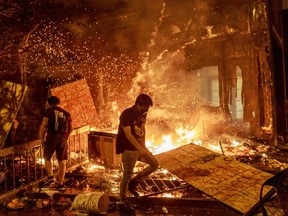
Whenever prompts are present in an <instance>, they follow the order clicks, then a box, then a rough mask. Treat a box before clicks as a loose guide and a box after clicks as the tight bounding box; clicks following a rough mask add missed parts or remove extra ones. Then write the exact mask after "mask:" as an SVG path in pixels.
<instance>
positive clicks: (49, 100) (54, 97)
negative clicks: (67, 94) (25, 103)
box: [48, 96, 60, 106]
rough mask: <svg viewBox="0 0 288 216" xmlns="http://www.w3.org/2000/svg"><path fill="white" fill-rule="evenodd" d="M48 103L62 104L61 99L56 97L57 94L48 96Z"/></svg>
mask: <svg viewBox="0 0 288 216" xmlns="http://www.w3.org/2000/svg"><path fill="white" fill-rule="evenodd" d="M48 103H49V104H50V105H53V106H55V105H58V104H60V99H59V98H58V97H56V96H51V97H49V98H48Z"/></svg>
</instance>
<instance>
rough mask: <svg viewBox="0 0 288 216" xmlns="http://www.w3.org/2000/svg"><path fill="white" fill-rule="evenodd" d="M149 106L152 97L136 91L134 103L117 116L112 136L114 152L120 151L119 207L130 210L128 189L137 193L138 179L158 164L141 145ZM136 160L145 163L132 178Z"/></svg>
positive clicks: (142, 144)
mask: <svg viewBox="0 0 288 216" xmlns="http://www.w3.org/2000/svg"><path fill="white" fill-rule="evenodd" d="M151 106H153V102H152V99H151V98H150V96H149V95H147V94H140V95H139V96H138V97H137V98H136V101H135V104H134V105H133V106H132V107H130V108H128V109H125V110H124V111H123V112H122V113H121V115H120V123H119V126H118V133H117V139H116V153H117V154H122V164H123V176H122V180H121V183H120V200H121V201H120V209H123V210H127V211H130V210H131V211H133V210H132V209H131V208H130V207H129V205H128V203H127V199H126V193H127V191H128V190H129V191H130V192H131V193H132V194H133V195H134V196H136V197H137V196H139V194H138V192H137V185H138V184H139V181H140V180H141V178H143V177H145V176H148V175H149V174H151V173H152V172H154V171H155V170H156V169H157V168H158V166H159V163H158V161H157V159H156V158H155V157H154V156H153V155H152V153H151V152H150V151H149V150H148V149H147V148H146V146H145V123H146V117H147V112H148V110H149V108H150V107H151ZM138 160H141V161H143V162H145V163H147V164H149V166H147V167H146V168H145V169H143V170H142V171H141V172H139V173H138V174H137V175H136V176H135V177H134V178H133V179H132V180H131V178H132V176H133V169H134V166H135V164H136V162H137V161H138Z"/></svg>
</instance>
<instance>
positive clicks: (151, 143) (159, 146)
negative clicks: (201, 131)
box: [146, 125, 199, 154]
mask: <svg viewBox="0 0 288 216" xmlns="http://www.w3.org/2000/svg"><path fill="white" fill-rule="evenodd" d="M196 135H197V132H196V131H195V130H193V129H189V126H186V127H185V128H184V127H183V126H182V125H180V127H179V128H177V129H176V130H175V133H174V134H163V135H162V139H161V141H162V142H161V143H157V142H156V141H155V137H156V136H155V134H153V135H152V136H151V138H150V139H149V140H147V141H146V146H147V148H148V149H149V150H150V151H151V152H152V153H153V154H160V153H162V152H166V151H170V150H172V149H175V148H177V147H179V146H181V145H186V144H188V143H191V142H192V141H194V139H196ZM174 136H176V137H177V138H176V139H175V141H174V140H173V139H172V137H174ZM198 143H199V142H198Z"/></svg>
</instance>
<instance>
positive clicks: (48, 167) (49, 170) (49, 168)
mask: <svg viewBox="0 0 288 216" xmlns="http://www.w3.org/2000/svg"><path fill="white" fill-rule="evenodd" d="M52 168H53V167H52V161H51V159H50V160H46V159H45V169H46V171H47V174H48V176H49V177H50V176H53V169H52Z"/></svg>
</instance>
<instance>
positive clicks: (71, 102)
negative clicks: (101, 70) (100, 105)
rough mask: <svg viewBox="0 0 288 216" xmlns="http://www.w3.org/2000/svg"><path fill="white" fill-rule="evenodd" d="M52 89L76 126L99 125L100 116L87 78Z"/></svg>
mask: <svg viewBox="0 0 288 216" xmlns="http://www.w3.org/2000/svg"><path fill="white" fill-rule="evenodd" d="M50 91H51V94H52V95H54V96H57V97H59V99H60V102H61V103H60V106H61V107H62V108H64V109H66V110H67V111H68V112H70V114H71V117H72V121H73V125H74V128H80V127H82V126H85V125H90V126H94V127H95V126H96V127H97V126H98V125H99V117H98V115H97V111H96V108H95V105H94V101H93V98H92V96H91V93H90V90H89V86H88V84H87V81H86V80H85V79H81V80H78V81H75V82H71V83H68V84H66V85H62V86H59V87H56V88H53V89H50Z"/></svg>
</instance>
